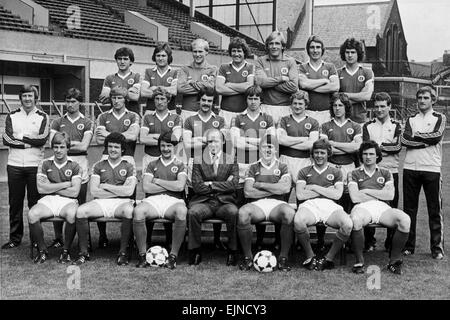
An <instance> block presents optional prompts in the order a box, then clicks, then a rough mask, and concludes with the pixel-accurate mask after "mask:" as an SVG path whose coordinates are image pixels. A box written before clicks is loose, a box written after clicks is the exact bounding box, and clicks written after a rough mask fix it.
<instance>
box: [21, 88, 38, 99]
mask: <svg viewBox="0 0 450 320" xmlns="http://www.w3.org/2000/svg"><path fill="white" fill-rule="evenodd" d="M27 92H33V94H34V100H37V99H39V92H38V89H37V88H36V87H35V86H30V85H23V86H22V87H21V88H20V91H19V99H20V100H22V95H23V94H24V93H27Z"/></svg>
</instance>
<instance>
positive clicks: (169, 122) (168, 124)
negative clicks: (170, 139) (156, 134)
mask: <svg viewBox="0 0 450 320" xmlns="http://www.w3.org/2000/svg"><path fill="white" fill-rule="evenodd" d="M174 125H175V123H174V122H173V121H168V122H167V126H168V127H169V128H173V126H174Z"/></svg>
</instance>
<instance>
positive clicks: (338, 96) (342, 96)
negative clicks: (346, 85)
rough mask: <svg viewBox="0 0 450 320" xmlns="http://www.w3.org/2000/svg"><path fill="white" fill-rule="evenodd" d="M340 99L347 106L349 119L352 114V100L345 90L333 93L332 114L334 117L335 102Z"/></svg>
mask: <svg viewBox="0 0 450 320" xmlns="http://www.w3.org/2000/svg"><path fill="white" fill-rule="evenodd" d="M337 100H340V101H341V102H342V104H343V105H344V106H345V117H346V118H347V119H348V118H350V117H351V115H352V103H351V102H350V99H349V98H348V95H346V94H345V93H344V92H335V93H333V94H332V95H331V99H330V115H331V117H332V118H334V116H335V115H334V110H333V104H334V103H335V102H336V101H337Z"/></svg>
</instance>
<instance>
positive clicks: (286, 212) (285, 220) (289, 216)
mask: <svg viewBox="0 0 450 320" xmlns="http://www.w3.org/2000/svg"><path fill="white" fill-rule="evenodd" d="M294 215H295V211H294V210H293V209H292V208H290V207H284V208H283V210H282V211H281V223H282V224H291V223H292V222H293V220H294Z"/></svg>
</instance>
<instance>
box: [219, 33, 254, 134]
mask: <svg viewBox="0 0 450 320" xmlns="http://www.w3.org/2000/svg"><path fill="white" fill-rule="evenodd" d="M228 53H229V55H230V56H231V58H232V61H231V62H230V63H225V64H223V65H221V66H220V68H219V74H218V75H217V79H216V91H217V93H218V94H220V95H222V101H221V103H220V109H221V114H220V115H221V116H223V117H224V119H225V125H226V127H227V128H230V127H231V120H232V119H233V118H234V117H235V116H236V115H237V114H239V113H241V112H244V110H245V108H246V106H247V104H246V101H245V92H246V91H247V89H248V88H250V87H251V86H253V84H254V81H255V70H254V69H255V66H254V65H253V64H251V63H248V62H247V61H246V60H245V59H246V58H248V57H249V55H250V53H251V52H250V48H249V47H248V45H247V42H245V40H244V39H242V38H239V37H236V38H233V39H231V41H230V45H229V46H228Z"/></svg>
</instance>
